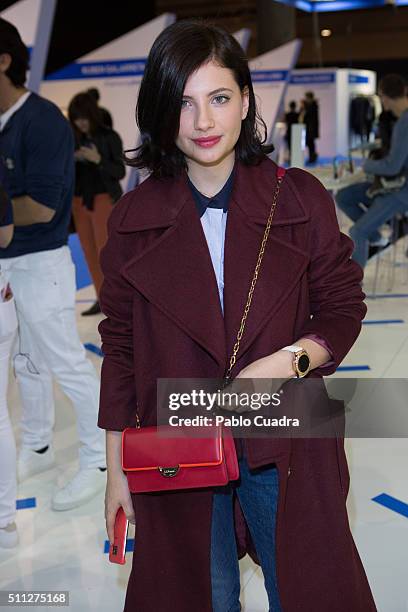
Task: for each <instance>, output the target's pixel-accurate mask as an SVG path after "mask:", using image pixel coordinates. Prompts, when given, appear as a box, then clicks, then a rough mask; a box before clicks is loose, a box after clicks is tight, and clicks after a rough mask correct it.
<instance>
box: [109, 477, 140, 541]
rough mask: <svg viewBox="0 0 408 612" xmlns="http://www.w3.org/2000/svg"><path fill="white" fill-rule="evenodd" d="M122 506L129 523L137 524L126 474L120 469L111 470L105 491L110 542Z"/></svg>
mask: <svg viewBox="0 0 408 612" xmlns="http://www.w3.org/2000/svg"><path fill="white" fill-rule="evenodd" d="M121 506H122V508H123V510H124V512H125V514H126V518H127V520H128V521H129V523H132V524H133V525H134V524H135V514H134V510H133V504H132V498H131V496H130V492H129V486H128V482H127V478H126V475H125V474H124V473H123V472H122V471H119V470H114V471H113V472H112V471H111V472H110V471H109V468H108V480H107V484H106V493H105V521H106V531H107V533H108V538H109V542H110V543H111V544H112V543H113V539H114V527H115V518H116V513H117V511H118V509H119V508H120V507H121Z"/></svg>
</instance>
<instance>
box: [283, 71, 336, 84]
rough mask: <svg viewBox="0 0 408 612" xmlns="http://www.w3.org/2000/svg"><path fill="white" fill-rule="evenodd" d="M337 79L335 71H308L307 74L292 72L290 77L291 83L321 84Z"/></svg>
mask: <svg viewBox="0 0 408 612" xmlns="http://www.w3.org/2000/svg"><path fill="white" fill-rule="evenodd" d="M335 81H336V73H335V72H307V73H306V74H292V76H291V77H290V84H291V85H321V84H326V83H334V82H335Z"/></svg>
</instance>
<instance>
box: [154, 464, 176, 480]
mask: <svg viewBox="0 0 408 612" xmlns="http://www.w3.org/2000/svg"><path fill="white" fill-rule="evenodd" d="M157 469H158V470H159V472H160V474H161V475H162V476H164V477H165V478H173V477H174V476H176V475H177V474H178V471H179V469H180V466H179V465H176V466H175V467H158V468H157Z"/></svg>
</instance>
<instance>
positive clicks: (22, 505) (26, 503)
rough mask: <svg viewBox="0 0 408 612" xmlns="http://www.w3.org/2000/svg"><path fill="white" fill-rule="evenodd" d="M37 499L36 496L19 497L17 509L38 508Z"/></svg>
mask: <svg viewBox="0 0 408 612" xmlns="http://www.w3.org/2000/svg"><path fill="white" fill-rule="evenodd" d="M36 507H37V500H36V498H35V497H27V498H26V499H18V500H17V501H16V509H17V510H26V509H27V508H36Z"/></svg>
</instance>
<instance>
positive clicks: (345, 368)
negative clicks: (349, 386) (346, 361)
mask: <svg viewBox="0 0 408 612" xmlns="http://www.w3.org/2000/svg"><path fill="white" fill-rule="evenodd" d="M368 370H371V368H370V366H368V365H356V366H340V367H338V368H337V370H336V372H367V371H368Z"/></svg>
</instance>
